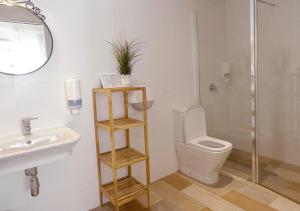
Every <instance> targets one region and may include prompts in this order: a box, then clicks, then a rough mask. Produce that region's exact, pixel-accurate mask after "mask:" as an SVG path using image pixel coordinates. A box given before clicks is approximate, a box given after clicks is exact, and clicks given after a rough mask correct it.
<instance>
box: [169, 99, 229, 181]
mask: <svg viewBox="0 0 300 211" xmlns="http://www.w3.org/2000/svg"><path fill="white" fill-rule="evenodd" d="M174 138H175V149H176V152H177V155H178V158H179V164H180V171H181V172H182V173H184V174H186V175H188V176H191V177H193V178H195V179H197V180H199V181H201V182H204V183H207V184H213V183H216V182H217V181H218V180H219V171H220V169H221V167H222V166H223V164H224V162H225V161H226V159H227V157H228V155H229V154H230V152H231V150H232V144H231V143H230V142H227V141H223V140H219V139H216V138H212V137H209V136H207V134H206V122H205V112H204V109H203V108H202V107H201V106H200V105H196V106H190V107H188V108H185V109H175V110H174Z"/></svg>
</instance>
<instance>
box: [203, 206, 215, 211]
mask: <svg viewBox="0 0 300 211" xmlns="http://www.w3.org/2000/svg"><path fill="white" fill-rule="evenodd" d="M201 211H213V210H211V209H209V208H208V207H205V208H204V209H203V210H201Z"/></svg>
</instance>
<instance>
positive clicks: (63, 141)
mask: <svg viewBox="0 0 300 211" xmlns="http://www.w3.org/2000/svg"><path fill="white" fill-rule="evenodd" d="M79 138H80V135H79V134H78V133H76V132H75V131H73V130H71V129H70V128H68V127H64V126H63V127H52V128H46V129H40V130H33V131H32V134H31V135H28V136H24V135H22V134H21V133H16V134H13V135H9V136H3V137H0V175H3V174H8V173H11V172H16V171H21V170H22V171H23V170H25V169H28V168H32V167H36V166H40V165H43V164H46V163H51V162H54V161H56V160H60V159H63V158H64V157H66V156H68V155H70V154H71V153H72V149H73V147H74V145H75V144H76V143H77V142H78V140H79Z"/></svg>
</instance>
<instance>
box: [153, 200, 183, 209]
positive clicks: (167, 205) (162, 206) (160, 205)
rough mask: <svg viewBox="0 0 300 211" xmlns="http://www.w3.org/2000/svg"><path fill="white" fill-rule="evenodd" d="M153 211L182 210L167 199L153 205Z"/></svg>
mask: <svg viewBox="0 0 300 211" xmlns="http://www.w3.org/2000/svg"><path fill="white" fill-rule="evenodd" d="M151 211H181V210H180V209H179V208H178V207H176V206H175V205H174V203H169V202H168V201H167V200H162V201H160V202H158V203H157V204H155V205H153V206H152V210H151Z"/></svg>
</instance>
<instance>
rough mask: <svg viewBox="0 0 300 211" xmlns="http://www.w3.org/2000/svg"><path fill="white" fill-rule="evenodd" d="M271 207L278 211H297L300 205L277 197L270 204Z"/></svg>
mask: <svg viewBox="0 0 300 211" xmlns="http://www.w3.org/2000/svg"><path fill="white" fill-rule="evenodd" d="M270 206H271V207H273V208H275V209H277V210H280V211H299V210H300V205H299V204H297V203H295V202H293V201H291V200H289V199H286V198H284V197H278V198H277V199H276V200H274V201H273V202H272V203H271V204H270Z"/></svg>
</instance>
